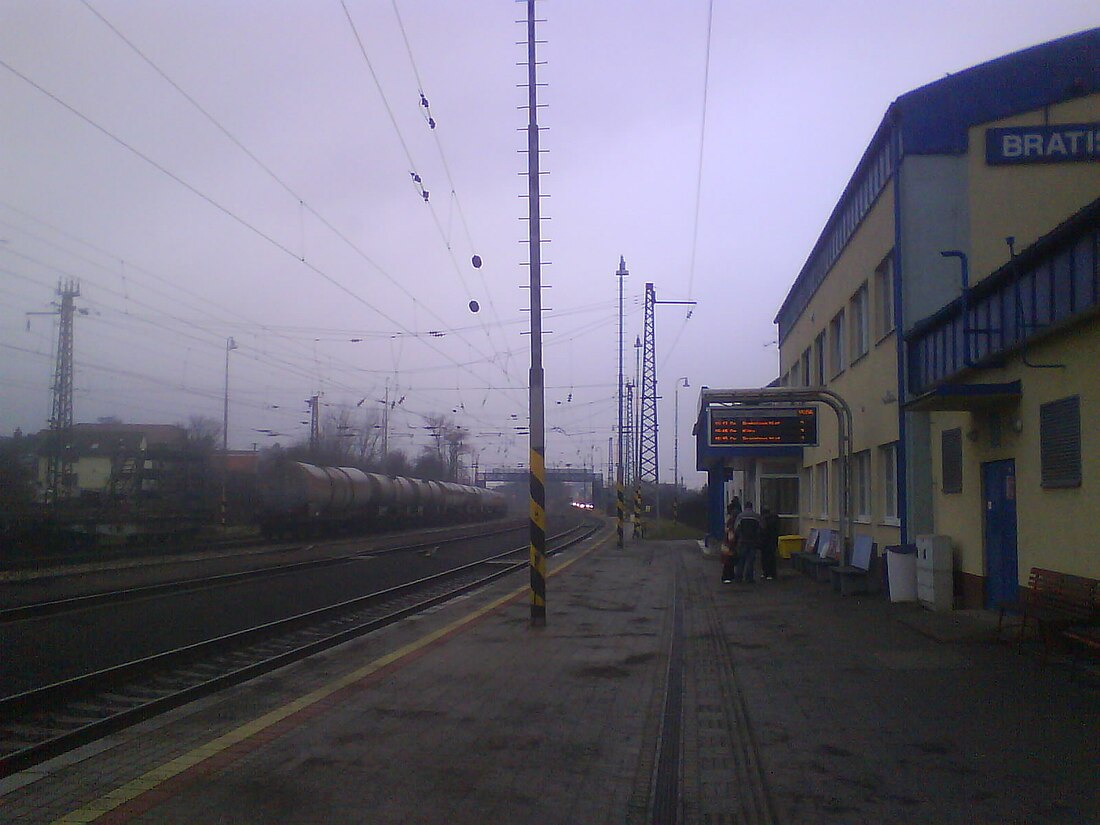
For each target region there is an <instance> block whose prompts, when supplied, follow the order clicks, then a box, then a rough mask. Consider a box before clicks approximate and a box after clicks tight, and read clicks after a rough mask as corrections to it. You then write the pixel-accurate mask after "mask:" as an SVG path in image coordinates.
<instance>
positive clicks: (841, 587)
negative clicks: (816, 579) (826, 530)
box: [829, 536, 876, 596]
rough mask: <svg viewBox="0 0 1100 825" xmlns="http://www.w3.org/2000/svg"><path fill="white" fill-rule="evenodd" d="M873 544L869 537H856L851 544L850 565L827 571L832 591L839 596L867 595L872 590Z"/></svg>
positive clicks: (873, 583)
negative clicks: (831, 583) (830, 579)
mask: <svg viewBox="0 0 1100 825" xmlns="http://www.w3.org/2000/svg"><path fill="white" fill-rule="evenodd" d="M875 555H876V554H875V543H874V541H872V540H871V537H870V536H856V539H855V542H854V543H853V544H852V559H851V564H844V565H838V566H836V567H833V568H831V569H830V570H829V576H830V577H831V578H832V582H833V590H835V591H836V592H837V593H839V594H840V595H841V596H850V595H852V594H855V593H867V592H869V591H871V590H873V589H874V585H875V578H876V577H874V576H872V575H871V567H872V566H873V565H874V562H875Z"/></svg>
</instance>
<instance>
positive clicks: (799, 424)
mask: <svg viewBox="0 0 1100 825" xmlns="http://www.w3.org/2000/svg"><path fill="white" fill-rule="evenodd" d="M816 445H817V408H816V407H731V408H729V409H722V408H721V407H711V408H710V446H712V447H735V446H736V447H812V446H816Z"/></svg>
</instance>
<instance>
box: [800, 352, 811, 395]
mask: <svg viewBox="0 0 1100 825" xmlns="http://www.w3.org/2000/svg"><path fill="white" fill-rule="evenodd" d="M812 385H813V376H812V375H810V348H809V347H806V350H805V351H804V352H803V353H802V386H803V387H809V386H812Z"/></svg>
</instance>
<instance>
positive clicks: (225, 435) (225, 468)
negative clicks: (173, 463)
mask: <svg viewBox="0 0 1100 825" xmlns="http://www.w3.org/2000/svg"><path fill="white" fill-rule="evenodd" d="M236 348H237V342H236V341H234V340H233V336H232V335H231V336H229V337H228V338H226V339H225V403H224V405H223V407H222V527H223V528H224V527H225V511H226V477H227V476H228V475H229V353H230V351H231V350H235V349H236Z"/></svg>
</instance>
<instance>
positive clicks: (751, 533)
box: [733, 501, 764, 584]
mask: <svg viewBox="0 0 1100 825" xmlns="http://www.w3.org/2000/svg"><path fill="white" fill-rule="evenodd" d="M733 537H734V543H735V546H736V548H737V571H736V575H735V576H734V578H735V579H736V580H737V581H742V582H745V583H746V584H752V581H753V570H754V568H755V567H756V556H757V554H758V553H759V552H760V547H761V545H762V543H763V541H764V519H762V518H761V517H760V514H759V513H757V512H756V511H755V510H753V509H752V502H751V501H746V502H745V509H744V510H742V511H741V515H739V516H738V517H737V520H736V521H734V523H733Z"/></svg>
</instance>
